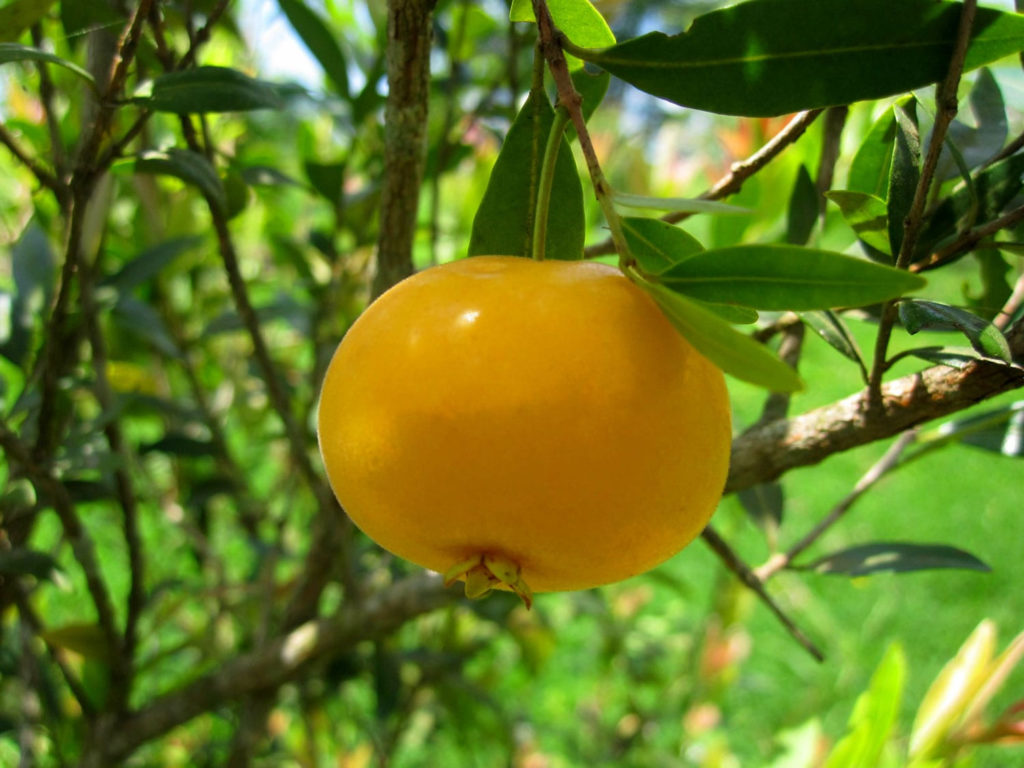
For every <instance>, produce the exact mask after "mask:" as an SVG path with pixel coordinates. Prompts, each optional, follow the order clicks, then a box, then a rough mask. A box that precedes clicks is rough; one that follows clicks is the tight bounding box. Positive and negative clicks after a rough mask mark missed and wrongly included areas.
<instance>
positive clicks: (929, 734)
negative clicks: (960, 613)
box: [910, 619, 996, 757]
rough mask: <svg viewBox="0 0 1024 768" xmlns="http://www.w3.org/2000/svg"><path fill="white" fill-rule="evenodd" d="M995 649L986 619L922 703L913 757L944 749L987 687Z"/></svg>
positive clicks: (912, 739)
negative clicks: (971, 704)
mask: <svg viewBox="0 0 1024 768" xmlns="http://www.w3.org/2000/svg"><path fill="white" fill-rule="evenodd" d="M995 647H996V627H995V624H994V623H993V622H992V621H990V620H988V619H986V620H984V621H982V622H981V623H980V624H979V625H978V627H977V628H976V629H975V630H974V632H972V633H971V636H970V637H968V638H967V640H966V641H965V642H964V644H963V645H962V646H961V647H960V650H959V651H958V652H957V654H956V656H954V657H953V659H951V660H950V661H949V662H948V663H947V664H946V666H945V667H943V669H942V671H941V672H940V673H939V676H938V677H936V678H935V681H934V682H933V683H932V684H931V687H930V688H929V689H928V692H927V693H926V694H925V696H924V699H923V700H922V701H921V706H920V707H919V708H918V710H917V715H916V716H915V718H914V725H913V728H912V729H911V733H910V756H911V757H929V756H933V755H935V754H936V750H938V749H941V745H942V743H943V740H944V739H945V737H946V735H947V734H948V733H949V731H950V729H951V728H952V727H953V725H954V724H955V723H956V721H957V719H958V718H959V717H960V715H961V714H962V713H963V712H964V710H965V709H966V708H967V707H968V705H969V704H970V702H971V699H972V698H973V696H974V695H975V693H977V691H978V690H979V689H980V688H981V686H982V685H983V684H984V682H985V678H986V676H987V672H988V669H989V665H990V664H991V662H992V657H993V656H994V655H995Z"/></svg>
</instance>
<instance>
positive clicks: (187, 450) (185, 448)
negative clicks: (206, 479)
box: [139, 432, 217, 458]
mask: <svg viewBox="0 0 1024 768" xmlns="http://www.w3.org/2000/svg"><path fill="white" fill-rule="evenodd" d="M154 451H158V452H160V453H169V454H171V455H172V456H187V457H192V458H195V457H198V456H214V455H216V453H217V451H216V449H215V448H214V445H213V443H212V442H211V441H209V440H197V439H196V438H194V437H190V436H188V435H185V434H182V433H181V432H168V433H167V434H166V435H164V436H163V437H161V438H160V439H159V440H154V441H153V442H150V443H142V444H141V445H140V446H139V453H142V454H145V453H152V452H154Z"/></svg>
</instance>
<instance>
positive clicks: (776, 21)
mask: <svg viewBox="0 0 1024 768" xmlns="http://www.w3.org/2000/svg"><path fill="white" fill-rule="evenodd" d="M960 8H961V6H960V4H959V3H946V2H942V3H937V2H933V0H900V2H897V3H893V2H892V1H891V0H860V1H859V2H856V3H852V2H849V1H848V0H787V2H774V1H772V0H752V1H751V2H745V3H740V4H739V5H734V6H732V7H728V8H724V9H720V10H716V11H712V12H711V13H708V14H705V15H703V16H700V17H698V18H697V19H696V20H695V21H694V22H693V24H692V25H691V27H690V28H689V29H688V30H687V31H686V32H684V33H682V34H679V35H676V36H673V37H669V36H667V35H665V34H663V33H661V32H653V33H650V34H647V35H644V36H642V37H638V38H635V39H632V40H627V41H625V42H623V43H620V44H619V45H616V46H613V47H611V48H607V49H604V50H600V51H577V50H573V53H575V54H576V55H579V56H582V57H584V58H585V59H586V60H587V61H590V62H592V63H594V64H597V65H598V66H601V67H603V68H604V69H606V70H608V71H609V72H611V73H612V74H613V75H615V76H616V77H619V78H621V79H623V80H626V81H627V82H629V83H631V84H632V85H634V86H635V87H637V88H639V89H641V90H643V91H646V92H648V93H651V94H653V95H655V96H658V97H660V98H663V99H667V100H668V101H671V102H674V103H676V104H679V105H682V106H686V107H693V108H695V109H703V110H708V111H711V112H720V113H724V114H734V115H750V116H768V115H783V114H788V113H790V112H795V111H797V110H801V109H812V108H816V107H827V106H831V105H836V104H849V103H851V102H854V101H860V100H862V99H877V98H881V97H883V96H890V95H894V94H898V93H905V92H907V91H911V90H913V89H915V88H919V87H921V86H924V85H927V84H929V83H934V82H937V81H939V80H940V79H942V78H943V77H944V76H945V75H946V72H947V70H948V68H949V58H950V53H951V52H952V50H953V44H954V40H955V38H956V32H957V26H958V21H959V17H960ZM1022 48H1024V18H1021V17H1019V16H1017V15H1016V14H1013V13H1003V12H1000V11H997V10H994V9H991V8H979V9H978V13H977V17H976V21H975V24H974V27H973V32H972V38H971V43H970V46H969V48H968V52H967V62H966V68H967V69H972V68H975V67H979V66H982V65H983V64H987V63H988V62H991V61H995V60H996V59H999V58H1002V57H1003V56H1007V55H1009V54H1012V53H1016V52H1017V51H1019V50H1021V49H1022Z"/></svg>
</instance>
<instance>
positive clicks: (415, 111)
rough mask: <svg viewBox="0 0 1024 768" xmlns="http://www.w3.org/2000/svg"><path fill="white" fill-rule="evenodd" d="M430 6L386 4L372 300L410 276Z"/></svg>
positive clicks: (427, 2)
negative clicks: (381, 179)
mask: <svg viewBox="0 0 1024 768" xmlns="http://www.w3.org/2000/svg"><path fill="white" fill-rule="evenodd" d="M435 4H436V0H391V1H390V2H389V3H388V50H387V62H388V100H387V107H386V110H385V115H386V117H385V125H386V128H385V133H384V140H385V149H384V169H385V170H384V187H383V190H382V192H381V215H380V236H379V238H378V240H377V273H376V275H375V276H374V279H373V288H372V290H373V295H374V296H379V295H380V294H381V293H383V292H384V291H385V290H387V289H388V288H389V287H391V286H392V285H394V284H395V283H397V282H398V281H399V280H401V279H402V278H403V277H407V276H409V275H411V274H412V271H413V264H412V246H413V238H414V236H415V234H416V212H417V208H418V206H419V190H420V182H421V181H422V179H423V167H424V164H425V162H426V139H427V100H428V96H429V89H430V40H431V29H430V24H431V15H432V13H433V9H434V5H435Z"/></svg>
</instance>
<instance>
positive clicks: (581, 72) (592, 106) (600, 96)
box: [572, 68, 612, 135]
mask: <svg viewBox="0 0 1024 768" xmlns="http://www.w3.org/2000/svg"><path fill="white" fill-rule="evenodd" d="M611 79H612V78H611V75H609V74H608V73H607V72H597V73H594V72H588V71H587V70H585V69H583V68H580V69H577V70H576V71H575V72H573V73H572V84H573V87H574V88H575V89H576V92H577V93H578V94H579V95H580V97H581V98H582V99H583V101H582V103H581V105H580V106H581V109H582V111H583V119H584V120H590V116H591V115H592V114H594V110H596V109H597V107H598V105H599V104H600V103H601V102H602V101H603V100H604V96H605V94H606V93H607V92H608V84H609V83H610V82H611ZM573 135H575V132H574V133H573Z"/></svg>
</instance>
